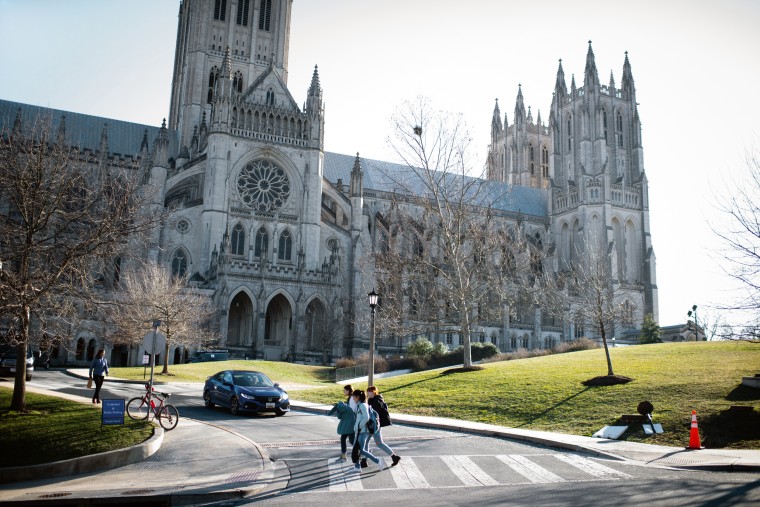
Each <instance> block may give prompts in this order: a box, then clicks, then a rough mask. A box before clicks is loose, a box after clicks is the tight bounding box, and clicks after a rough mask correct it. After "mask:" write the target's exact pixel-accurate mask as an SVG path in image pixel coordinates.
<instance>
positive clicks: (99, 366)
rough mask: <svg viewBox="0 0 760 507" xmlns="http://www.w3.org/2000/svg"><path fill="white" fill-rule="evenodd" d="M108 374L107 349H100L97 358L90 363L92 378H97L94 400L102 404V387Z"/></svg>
mask: <svg viewBox="0 0 760 507" xmlns="http://www.w3.org/2000/svg"><path fill="white" fill-rule="evenodd" d="M106 375H108V360H107V359H106V351H105V350H103V349H100V350H99V351H98V353H97V354H96V355H95V359H93V360H92V362H91V363H90V380H95V394H93V395H92V402H93V403H97V404H100V388H101V387H103V380H105V378H106V377H105V376H106Z"/></svg>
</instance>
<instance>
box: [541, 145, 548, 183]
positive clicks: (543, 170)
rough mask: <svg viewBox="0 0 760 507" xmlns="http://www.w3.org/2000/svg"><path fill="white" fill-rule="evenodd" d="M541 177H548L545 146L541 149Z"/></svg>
mask: <svg viewBox="0 0 760 507" xmlns="http://www.w3.org/2000/svg"><path fill="white" fill-rule="evenodd" d="M541 176H542V177H544V178H548V177H549V148H547V147H546V146H543V147H542V148H541Z"/></svg>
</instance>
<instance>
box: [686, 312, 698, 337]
mask: <svg viewBox="0 0 760 507" xmlns="http://www.w3.org/2000/svg"><path fill="white" fill-rule="evenodd" d="M692 313H693V314H694V341H697V342H698V341H699V324H697V305H694V306H692V307H691V310H689V311H688V312H687V313H686V316H687V317H691V316H692Z"/></svg>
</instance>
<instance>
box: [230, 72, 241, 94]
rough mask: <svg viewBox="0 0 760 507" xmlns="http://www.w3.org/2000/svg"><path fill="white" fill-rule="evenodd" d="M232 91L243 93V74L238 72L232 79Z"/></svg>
mask: <svg viewBox="0 0 760 507" xmlns="http://www.w3.org/2000/svg"><path fill="white" fill-rule="evenodd" d="M232 89H233V90H235V91H236V92H238V93H243V74H242V73H241V72H240V71H239V70H238V71H236V72H235V75H234V76H233V78H232Z"/></svg>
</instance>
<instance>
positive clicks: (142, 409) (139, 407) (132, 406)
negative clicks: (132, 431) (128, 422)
mask: <svg viewBox="0 0 760 507" xmlns="http://www.w3.org/2000/svg"><path fill="white" fill-rule="evenodd" d="M149 413H150V407H149V405H148V402H147V401H145V400H144V399H143V398H132V399H131V400H129V403H127V415H128V416H129V417H130V419H134V420H136V421H141V420H143V419H147V418H148V414H149Z"/></svg>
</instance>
